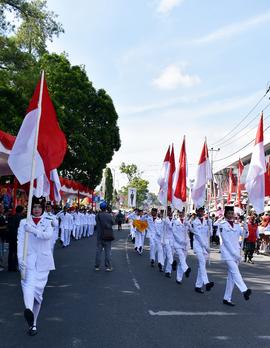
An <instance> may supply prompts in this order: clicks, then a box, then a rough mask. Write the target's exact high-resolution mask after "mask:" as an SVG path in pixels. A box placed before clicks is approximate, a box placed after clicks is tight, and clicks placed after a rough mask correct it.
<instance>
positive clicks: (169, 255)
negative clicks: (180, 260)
mask: <svg viewBox="0 0 270 348" xmlns="http://www.w3.org/2000/svg"><path fill="white" fill-rule="evenodd" d="M163 258H164V266H165V272H166V273H172V263H173V252H172V247H171V245H170V244H165V245H163Z"/></svg>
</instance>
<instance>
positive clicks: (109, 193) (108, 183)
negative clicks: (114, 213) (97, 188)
mask: <svg viewBox="0 0 270 348" xmlns="http://www.w3.org/2000/svg"><path fill="white" fill-rule="evenodd" d="M105 200H106V201H107V202H108V204H109V205H111V204H112V201H113V176H112V171H111V169H110V168H106V169H105Z"/></svg>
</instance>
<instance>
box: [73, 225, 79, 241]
mask: <svg viewBox="0 0 270 348" xmlns="http://www.w3.org/2000/svg"><path fill="white" fill-rule="evenodd" d="M74 237H75V239H79V237H80V225H75V226H74Z"/></svg>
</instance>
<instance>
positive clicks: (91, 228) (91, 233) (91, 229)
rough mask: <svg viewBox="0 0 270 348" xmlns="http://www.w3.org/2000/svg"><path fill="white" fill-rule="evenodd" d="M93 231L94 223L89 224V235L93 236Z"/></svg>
mask: <svg viewBox="0 0 270 348" xmlns="http://www.w3.org/2000/svg"><path fill="white" fill-rule="evenodd" d="M94 232H95V225H93V224H91V225H90V236H93V234H94Z"/></svg>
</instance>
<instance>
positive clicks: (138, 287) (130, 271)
mask: <svg viewBox="0 0 270 348" xmlns="http://www.w3.org/2000/svg"><path fill="white" fill-rule="evenodd" d="M126 259H127V264H128V271H129V273H130V274H131V275H132V281H133V284H134V286H135V288H136V289H137V290H141V287H140V284H139V283H138V281H137V279H136V278H135V276H134V274H133V272H132V270H131V268H130V258H129V255H128V239H127V240H126Z"/></svg>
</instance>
